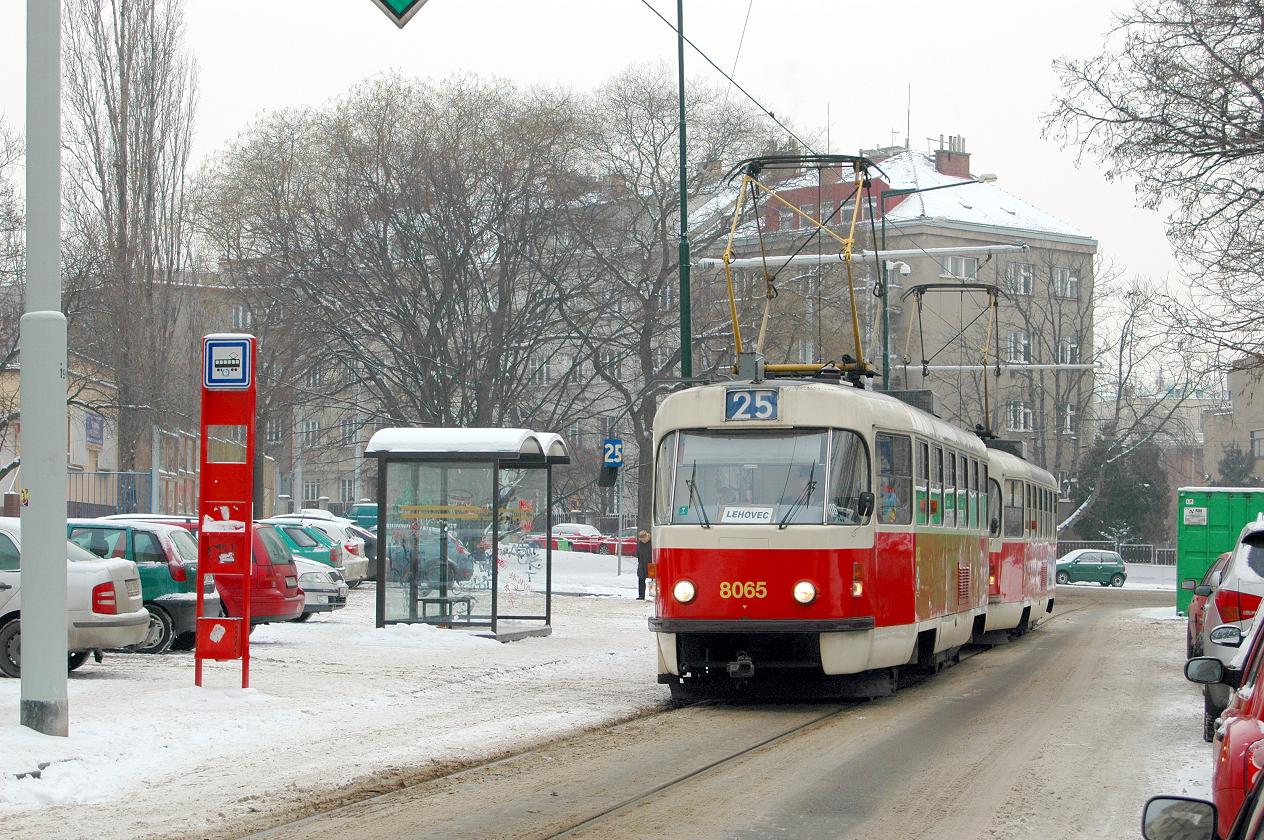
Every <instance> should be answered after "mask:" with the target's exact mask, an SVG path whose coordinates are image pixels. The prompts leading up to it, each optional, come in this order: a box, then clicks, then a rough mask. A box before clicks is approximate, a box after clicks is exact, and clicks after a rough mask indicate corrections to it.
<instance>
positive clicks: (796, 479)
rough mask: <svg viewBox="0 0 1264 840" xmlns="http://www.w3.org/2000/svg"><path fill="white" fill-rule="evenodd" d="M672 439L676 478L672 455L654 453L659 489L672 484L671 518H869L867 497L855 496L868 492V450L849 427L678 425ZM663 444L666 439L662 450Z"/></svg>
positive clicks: (796, 521)
mask: <svg viewBox="0 0 1264 840" xmlns="http://www.w3.org/2000/svg"><path fill="white" fill-rule="evenodd" d="M677 437H678V440H677V441H676V452H675V459H674V467H675V478H674V480H672V479H671V477H670V471H671V470H672V468H673V462H672V459H671V458H664V457H662V456H661V453H662V451H663V450H662V449H660V459H659V471H660V475H659V481H658V489H659V492H660V493H662V492H664V491H665V490H667V489H668V487H670V488H671V493H672V498H671V507H670V519H669V521H670V522H671V523H672V524H676V525H683V524H699V525H777V526H781V527H784V526H788V525H821V524H831V525H860V524H863V523H865V522H868V521H869V512H868V511H866V507H868V508H872V497H869V498H868V499H862V498H861V495H862V494H866V493H869V490H870V487H869V455H868V452H867V451H866V449H865V445H864V442H863V441H862V440H861V439H860V437H859V436H858V435H856V434H855V433H854V432H848V431H841V430H834V431H826V430H824V429H805V430H795V431H784V430H780V429H778V430H760V431H749V432H736V433H734V432H711V431H682V432H679V433H678V435H677ZM669 446H670V441H665V445H664V447H663V449H666V448H668V447H669ZM664 473H665V474H664ZM669 482H670V484H669ZM661 509H662V508H660V510H661ZM664 512H666V511H664ZM663 518H664V519H667V518H668V517H663Z"/></svg>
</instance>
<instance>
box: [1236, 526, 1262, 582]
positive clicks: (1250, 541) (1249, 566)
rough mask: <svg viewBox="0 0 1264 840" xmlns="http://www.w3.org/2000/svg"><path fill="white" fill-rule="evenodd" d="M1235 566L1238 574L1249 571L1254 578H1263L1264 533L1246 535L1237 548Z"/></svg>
mask: <svg viewBox="0 0 1264 840" xmlns="http://www.w3.org/2000/svg"><path fill="white" fill-rule="evenodd" d="M1237 560H1238V562H1236V563H1235V566H1236V567H1237V569H1238V570H1239V572H1245V571H1246V570H1249V571H1250V574H1253V575H1254V576H1255V577H1264V533H1254V534H1247V535H1246V536H1245V537H1243V538H1242V544H1241V545H1239V546H1238V551H1237Z"/></svg>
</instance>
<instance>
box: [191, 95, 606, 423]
mask: <svg viewBox="0 0 1264 840" xmlns="http://www.w3.org/2000/svg"><path fill="white" fill-rule="evenodd" d="M575 132H576V122H575V108H574V104H573V102H572V101H571V99H570V97H569V96H568V95H566V94H564V93H560V92H555V91H548V90H520V89H518V88H515V87H514V86H512V85H510V84H508V83H506V82H501V81H495V80H482V79H476V78H455V79H450V80H445V81H443V82H439V83H424V82H413V81H408V80H405V79H402V78H399V77H396V76H387V77H383V78H379V79H376V80H373V81H370V82H368V83H365V84H363V85H360V86H358V87H356V88H354V89H353V90H352V91H351V92H350V93H348V94H347V95H346V96H345V97H343V98H342V99H341V100H340V101H339V102H337V103H336V104H335V105H333V106H331V107H330V108H327V109H324V110H321V111H310V112H300V111H293V112H285V113H280V114H274V115H270V116H268V117H266V118H264V119H263V120H262V121H260V122H259V123H258V124H256V125H255V126H253V127H251V129H249V130H248V131H247V132H246V133H245V134H244V135H243V137H242V138H241V139H240V140H238V141H237V142H235V143H234V144H232V145H231V146H230V147H228V148H227V149H226V150H225V151H224V152H223V153H221V154H220V155H219V156H218V158H217V159H216V161H215V162H214V163H213V164H212V166H211V167H209V169H208V171H207V172H206V173H205V184H206V189H205V196H204V198H205V200H204V202H203V205H202V206H203V207H204V209H205V212H204V214H203V219H204V225H203V229H204V231H205V233H206V234H207V236H208V237H209V238H210V240H211V241H212V242H213V243H214V245H215V247H216V248H217V250H218V252H219V253H220V254H221V255H223V256H224V257H227V258H229V259H231V260H233V261H234V262H235V264H236V265H237V266H238V267H239V268H240V269H242V270H235V271H234V273H235V274H237V275H238V279H237V282H238V283H243V282H245V283H248V284H251V285H252V288H253V290H254V293H256V294H265V295H273V296H274V298H275V299H276V300H277V302H281V303H283V305H284V307H285V313H286V314H285V318H286V320H288V321H293V320H294V319H305V320H306V321H307V325H306V326H307V330H306V335H305V337H304V338H305V341H306V343H307V345H308V348H309V351H308V352H307V353H305V354H303V353H300V354H298V355H297V358H299V359H301V360H303V363H304V365H305V367H304V368H303V369H302V370H301V372H303V373H306V371H308V370H311V369H312V368H314V367H320V368H323V369H324V370H326V371H327V373H328V374H329V375H328V376H327V377H326V378H325V380H324V381H326V382H336V383H338V387H337V388H328V387H325V386H321V387H320V388H305V386H303V385H302V384H301V382H302V380H301V379H298V380H295V379H291V382H292V383H293V384H294V388H293V391H292V394H293V404H294V405H295V406H307V407H311V408H323V409H329V410H333V411H336V412H344V413H346V414H349V415H351V416H354V417H355V418H356V420H355V422H356V423H357V424H358V425H360V426H361V427H363V426H373V427H377V426H382V425H390V424H395V425H411V424H422V425H474V426H478V425H516V424H524V425H526V424H535V425H538V426H540V427H543V428H559V427H561V426H562V425H563V424H564V423H566V422H568V421H570V420H572V419H573V418H575V417H576V416H577V415H580V414H582V413H583V412H584V411H585V410H586V407H587V406H588V404H589V403H590V402H591V400H592V393H591V390H590V387H591V385H592V382H593V376H592V373H591V371H588V372H585V370H584V369H583V368H582V367H581V366H578V365H575V364H574V363H573V362H574V359H573V356H572V353H573V351H572V350H571V349H570V347H571V346H572V345H573V344H574V342H575V341H576V338H575V336H574V335H573V330H574V325H573V324H572V323H571V322H570V321H568V320H567V319H566V318H565V317H564V316H563V307H564V305H565V304H566V294H565V290H566V288H567V283H572V282H574V281H575V278H576V277H577V271H576V267H575V260H576V257H575V249H574V248H573V247H572V246H571V245H570V243H569V242H568V238H567V235H566V232H565V230H564V226H563V225H562V224H561V219H562V218H563V215H562V213H563V211H562V208H564V207H565V206H566V205H568V204H570V203H572V202H574V201H576V200H577V199H578V198H579V196H580V195H581V191H582V189H583V187H582V184H581V183H580V182H579V180H578V179H577V178H576V177H575V176H574V175H573V173H572V170H571V167H570V165H569V156H570V153H571V149H572V148H573V146H574V142H573V138H574V136H575ZM313 337H317V338H318V340H317V341H313ZM311 348H317V349H319V351H320V352H317V353H312V352H311ZM331 391H332V393H331Z"/></svg>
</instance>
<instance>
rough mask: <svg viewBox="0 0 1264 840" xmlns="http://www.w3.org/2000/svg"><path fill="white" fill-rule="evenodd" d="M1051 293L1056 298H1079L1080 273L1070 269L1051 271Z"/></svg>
mask: <svg viewBox="0 0 1264 840" xmlns="http://www.w3.org/2000/svg"><path fill="white" fill-rule="evenodd" d="M1053 293H1054V294H1056V295H1057V296H1058V297H1064V298H1078V297H1079V296H1080V273H1079V272H1078V271H1076V270H1075V269H1072V268H1055V269H1053Z"/></svg>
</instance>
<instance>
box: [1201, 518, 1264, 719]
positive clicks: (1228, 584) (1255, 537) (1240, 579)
mask: <svg viewBox="0 0 1264 840" xmlns="http://www.w3.org/2000/svg"><path fill="white" fill-rule="evenodd" d="M1261 600H1264V522H1261V521H1258V520H1257V521H1255V522H1252V523H1250V524H1249V525H1247V526H1246V527H1245V528H1243V529H1242V532H1241V534H1239V535H1238V543H1237V545H1236V546H1235V547H1234V549H1233V556H1232V557H1230V559H1229V562H1228V564H1227V565H1226V566H1225V568H1224V572H1223V573H1222V574H1221V576H1220V584H1219V586H1217V587H1216V589H1215V590H1214V592H1212V593H1211V595H1210V597H1208V598H1207V607H1206V614H1205V615H1204V617H1203V631H1202V637H1201V640H1200V641H1201V648H1202V652H1203V655H1204V656H1214V657H1215V658H1217V659H1219V660H1220V661H1221V662H1223V663H1224V664H1225V665H1226V666H1229V665H1232V664H1233V660H1234V658H1235V657H1236V656H1237V655H1238V653H1239V650H1240V649H1239V647H1238V646H1237V645H1233V646H1229V645H1223V644H1219V643H1218V642H1217V641H1216V639H1215V637H1214V636H1213V631H1214V630H1215V629H1216V628H1217V627H1220V626H1221V625H1224V624H1232V625H1235V626H1237V628H1238V629H1239V630H1241V631H1242V634H1243V635H1245V634H1246V633H1247V632H1248V631H1249V630H1250V629H1251V625H1252V624H1253V623H1254V621H1255V614H1256V612H1257V611H1258V610H1259V609H1260V602H1261ZM1229 693H1230V689H1229V686H1227V685H1222V684H1217V685H1208V686H1204V687H1203V737H1204V739H1205V740H1207V741H1208V742H1210V741H1211V737H1212V735H1213V734H1214V733H1215V729H1216V718H1218V717H1219V716H1220V713H1221V712H1223V711H1224V709H1225V706H1227V705H1228V703H1229Z"/></svg>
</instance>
